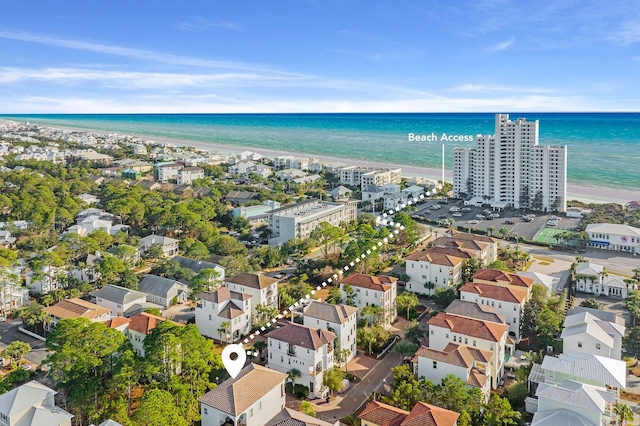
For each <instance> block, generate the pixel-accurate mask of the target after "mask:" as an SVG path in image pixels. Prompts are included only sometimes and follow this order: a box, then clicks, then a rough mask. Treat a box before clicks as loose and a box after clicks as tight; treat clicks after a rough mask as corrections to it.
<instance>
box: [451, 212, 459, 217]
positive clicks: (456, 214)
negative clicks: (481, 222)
mask: <svg viewBox="0 0 640 426" xmlns="http://www.w3.org/2000/svg"><path fill="white" fill-rule="evenodd" d="M451 216H453V217H462V213H454V214H452V215H451Z"/></svg>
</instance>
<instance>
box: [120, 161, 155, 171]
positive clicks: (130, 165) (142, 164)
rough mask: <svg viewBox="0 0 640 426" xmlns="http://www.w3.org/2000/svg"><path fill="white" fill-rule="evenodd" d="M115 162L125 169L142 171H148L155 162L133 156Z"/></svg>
mask: <svg viewBox="0 0 640 426" xmlns="http://www.w3.org/2000/svg"><path fill="white" fill-rule="evenodd" d="M115 163H116V164H117V165H118V166H120V167H121V168H123V169H131V170H135V171H137V172H140V173H146V172H149V171H151V170H152V169H153V164H151V163H148V162H146V161H141V160H136V159H133V158H125V159H122V160H118V161H116V162H115Z"/></svg>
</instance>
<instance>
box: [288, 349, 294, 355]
mask: <svg viewBox="0 0 640 426" xmlns="http://www.w3.org/2000/svg"><path fill="white" fill-rule="evenodd" d="M287 355H289V356H296V351H295V350H291V349H289V350H287Z"/></svg>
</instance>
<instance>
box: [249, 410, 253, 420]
mask: <svg viewBox="0 0 640 426" xmlns="http://www.w3.org/2000/svg"><path fill="white" fill-rule="evenodd" d="M251 417H253V408H250V409H249V418H251Z"/></svg>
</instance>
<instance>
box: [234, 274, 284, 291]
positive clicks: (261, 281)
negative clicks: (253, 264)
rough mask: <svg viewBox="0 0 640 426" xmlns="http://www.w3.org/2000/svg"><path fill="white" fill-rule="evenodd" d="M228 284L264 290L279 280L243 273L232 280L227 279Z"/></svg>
mask: <svg viewBox="0 0 640 426" xmlns="http://www.w3.org/2000/svg"><path fill="white" fill-rule="evenodd" d="M226 281H227V282H230V283H234V284H239V285H245V286H247V287H251V288H257V289H263V288H266V287H268V286H270V285H271V284H273V283H276V282H278V280H277V279H275V278H271V277H267V276H266V275H262V274H251V273H246V272H245V273H242V274H238V275H234V276H233V277H231V278H227V279H226Z"/></svg>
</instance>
